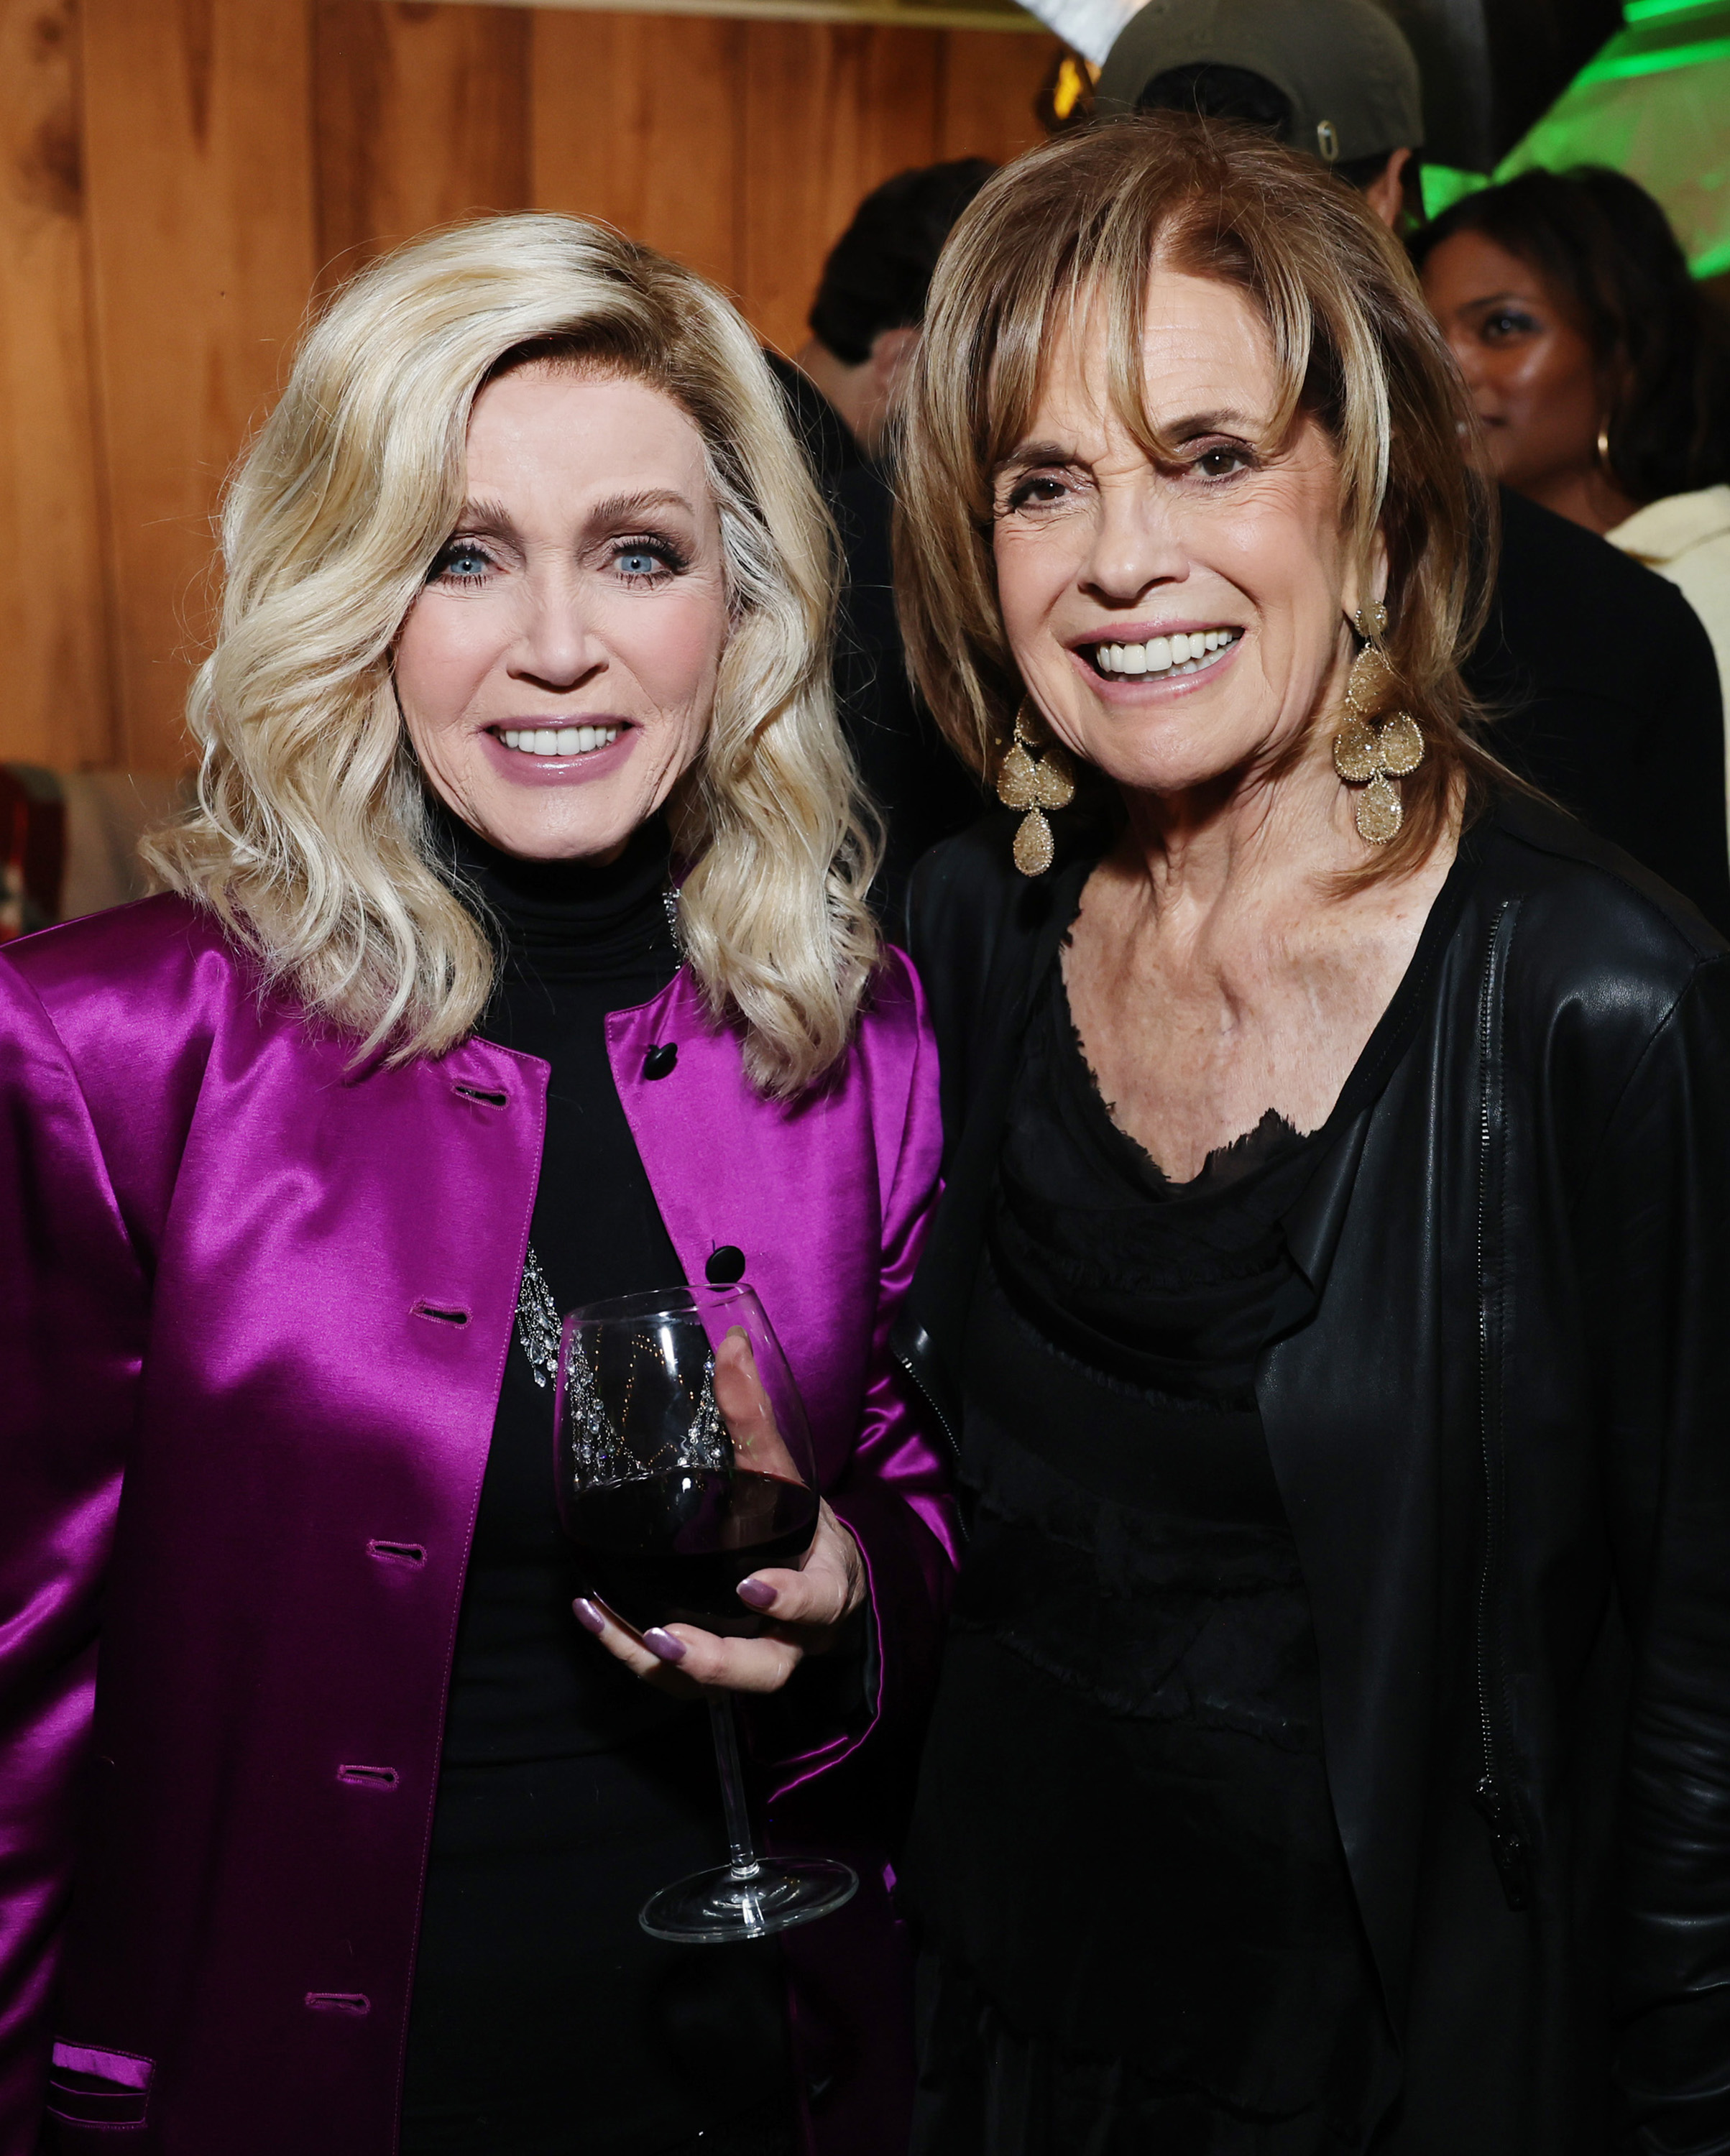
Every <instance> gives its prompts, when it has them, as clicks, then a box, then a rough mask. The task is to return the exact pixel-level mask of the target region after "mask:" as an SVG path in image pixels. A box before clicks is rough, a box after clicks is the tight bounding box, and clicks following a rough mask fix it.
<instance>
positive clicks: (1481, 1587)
mask: <svg viewBox="0 0 1730 2156" xmlns="http://www.w3.org/2000/svg"><path fill="white" fill-rule="evenodd" d="M1518 903H1519V901H1517V900H1515V899H1511V900H1509V901H1507V904H1505V905H1504V906H1502V910H1501V911H1500V912H1499V913H1498V914H1497V915H1496V922H1495V926H1494V927H1492V928H1491V932H1490V942H1489V947H1488V949H1487V950H1486V952H1485V955H1484V978H1483V985H1482V988H1481V990H1480V993H1479V997H1478V1073H1479V1094H1478V1219H1477V1259H1478V1312H1477V1322H1478V1445H1479V1451H1480V1454H1481V1465H1482V1468H1483V1475H1484V1491H1483V1495H1484V1554H1483V1565H1482V1569H1481V1572H1480V1573H1479V1575H1478V1602H1477V1630H1476V1650H1477V1706H1478V1729H1479V1738H1480V1742H1481V1747H1482V1752H1481V1766H1482V1770H1483V1771H1482V1773H1481V1775H1480V1777H1479V1779H1478V1782H1477V1785H1476V1788H1475V1789H1474V1790H1473V1791H1472V1801H1473V1803H1474V1804H1476V1807H1477V1809H1478V1810H1479V1811H1480V1812H1481V1814H1482V1815H1483V1817H1484V1820H1485V1822H1486V1825H1488V1827H1489V1830H1490V1847H1491V1854H1492V1855H1493V1856H1494V1857H1495V1860H1496V1873H1497V1876H1499V1877H1500V1879H1501V1881H1502V1893H1503V1895H1504V1896H1505V1897H1506V1898H1507V1905H1508V1907H1509V1908H1511V1909H1523V1908H1524V1907H1526V1905H1527V1902H1528V1900H1529V1899H1530V1897H1531V1891H1532V1882H1531V1866H1530V1851H1529V1850H1528V1847H1527V1841H1526V1837H1525V1835H1524V1832H1523V1830H1522V1827H1521V1825H1520V1820H1519V1815H1518V1812H1517V1809H1516V1806H1515V1804H1514V1799H1513V1794H1512V1790H1511V1789H1510V1787H1509V1785H1508V1783H1507V1779H1506V1765H1507V1745H1506V1743H1505V1742H1504V1732H1505V1723H1506V1702H1507V1672H1506V1670H1505V1668H1504V1666H1503V1664H1502V1651H1501V1641H1500V1639H1499V1637H1498V1634H1497V1627H1496V1591H1497V1589H1498V1587H1499V1585H1500V1580H1501V1572H1502V1542H1503V1536H1504V1531H1505V1525H1506V1522H1505V1520H1504V1517H1503V1510H1504V1508H1503V1472H1504V1467H1503V1458H1502V1386H1501V1378H1500V1368H1499V1365H1500V1349H1501V1342H1500V1326H1499V1312H1496V1311H1495V1310H1493V1309H1492V1303H1493V1302H1495V1301H1497V1300H1499V1297H1500V1295H1501V1291H1502V1283H1501V1277H1500V1274H1501V1268H1502V1264H1503V1262H1504V1253H1503V1251H1502V1245H1501V1238H1500V1235H1499V1233H1498V1234H1497V1235H1496V1241H1495V1248H1494V1263H1495V1265H1496V1279H1495V1281H1494V1282H1493V1283H1492V1280H1491V1270H1490V1266H1491V1208H1492V1205H1493V1204H1495V1203H1496V1201H1497V1200H1498V1199H1499V1197H1500V1182H1501V1173H1502V1144H1503V1140H1504V1128H1503V1115H1504V1110H1503V1099H1502V993H1503V980H1504V975H1505V973H1506V969H1507V947H1508V944H1509V942H1510V940H1511V939H1512V933H1513V925H1514V916H1515V913H1516V911H1517V906H1518Z"/></svg>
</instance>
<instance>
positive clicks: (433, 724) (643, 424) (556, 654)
mask: <svg viewBox="0 0 1730 2156" xmlns="http://www.w3.org/2000/svg"><path fill="white" fill-rule="evenodd" d="M726 632H727V605H726V576H725V572H724V565H723V561H722V556H721V524H720V518H719V516H718V515H717V513H716V506H715V502H714V499H713V497H712V495H711V492H710V490H709V483H708V479H707V475H706V471H705V469H704V460H703V444H702V441H701V437H700V436H699V434H698V433H697V430H696V427H695V426H694V425H693V424H692V423H691V421H690V418H688V417H687V416H686V414H685V413H684V412H683V411H682V410H681V409H680V407H679V406H678V405H676V404H675V403H673V401H672V399H671V398H669V397H665V396H664V395H663V394H662V393H660V391H659V390H657V389H652V388H649V387H648V386H647V385H646V384H644V383H643V382H634V381H629V380H627V379H624V378H622V377H617V376H608V375H592V374H587V373H581V372H576V371H575V370H573V369H572V368H571V367H547V366H535V367H521V368H518V369H517V370H516V372H513V373H511V374H507V375H505V376H503V377H501V378H500V379H499V380H498V381H496V382H492V383H490V384H489V385H488V387H487V388H485V389H484V390H483V391H482V392H481V393H480V396H479V397H478V398H476V399H475V409H474V413H473V416H472V418H471V419H470V425H469V439H468V465H467V478H466V500H465V504H464V507H463V512H462V516H461V517H460V519H459V522H458V524H457V527H456V530H455V531H454V533H453V534H452V535H451V536H450V538H449V540H448V541H447V542H445V544H444V547H442V548H441V549H440V551H439V557H438V559H437V560H436V561H435V562H434V564H433V567H432V569H431V571H430V572H429V575H428V577H427V582H426V585H425V588H424V589H423V590H422V592H421V593H420V595H419V597H418V598H417V599H416V600H415V603H414V604H413V607H412V608H410V609H409V612H408V619H406V620H405V621H404V623H403V628H402V630H401V632H400V634H399V635H398V641H397V649H396V679H397V693H398V696H399V698H400V699H401V702H402V707H403V719H404V721H405V722H406V723H407V726H408V734H409V738H410V739H411V741H413V744H414V748H415V752H416V754H417V755H418V757H419V758H420V762H421V767H422V768H423V770H424V772H425V773H426V775H427V778H428V780H429V783H430V784H431V785H432V786H433V787H434V789H435V790H436V791H437V793H439V796H440V797H441V798H442V799H444V801H445V802H446V803H448V804H449V806H450V807H451V808H454V810H455V811H456V813H457V814H458V815H459V816H460V817H461V818H462V819H463V820H464V821H465V823H466V824H470V826H471V827H472V828H473V829H475V830H476V831H478V832H480V834H481V835H482V837H483V838H485V839H490V841H491V842H492V844H494V845H495V846H498V847H500V848H501V849H502V850H504V851H505V852H506V853H511V854H517V855H523V856H525V857H526V858H528V859H531V860H608V859H611V858H612V857H613V855H616V854H617V853H618V852H619V850H620V849H621V848H622V847H623V846H624V842H625V840H626V839H628V838H629V836H630V834H631V833H632V832H633V831H634V829H636V828H637V826H638V825H639V824H641V823H642V822H643V821H644V819H645V818H647V817H649V816H650V815H652V814H654V812H655V810H656V809H657V808H660V806H661V804H662V803H663V802H665V799H666V798H667V796H668V794H669V793H670V792H671V790H672V788H673V786H674V784H675V782H676V781H677V779H678V778H680V774H681V773H684V772H685V770H686V769H687V768H688V767H690V763H691V762H692V761H693V760H694V758H695V757H696V754H697V752H698V751H699V749H700V748H701V746H702V742H703V738H704V736H705V734H706V731H707V728H708V725H709V720H710V716H711V713H712V711H713V709H714V705H715V685H716V675H717V672H718V670H719V668H720V665H721V650H722V647H723V646H724V644H725V643H726Z"/></svg>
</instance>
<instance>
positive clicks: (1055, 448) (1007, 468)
mask: <svg viewBox="0 0 1730 2156" xmlns="http://www.w3.org/2000/svg"><path fill="white" fill-rule="evenodd" d="M1159 432H1160V433H1161V434H1163V435H1164V436H1165V438H1166V439H1167V440H1168V441H1171V442H1193V441H1194V440H1195V439H1197V438H1198V437H1199V436H1200V435H1203V434H1230V435H1232V436H1234V437H1235V438H1236V439H1240V440H1245V441H1255V440H1256V439H1259V437H1260V429H1259V428H1258V427H1257V425H1256V423H1255V421H1254V420H1252V419H1251V418H1250V417H1249V415H1248V413H1243V412H1233V411H1219V412H1190V413H1186V414H1185V415H1184V416H1183V418H1181V419H1177V420H1173V422H1171V423H1169V424H1168V425H1167V426H1163V427H1162V428H1160V429H1159ZM1074 462H1075V451H1074V450H1073V449H1065V448H1064V447H1063V446H1062V444H1060V443H1058V442H1019V443H1017V444H1016V445H1015V447H1014V449H1011V450H1010V451H1009V454H1008V455H1007V456H1006V457H1004V458H1001V459H999V460H998V463H997V464H996V465H995V466H994V467H993V472H992V476H993V478H994V479H995V478H1001V477H1002V476H1003V475H1004V474H1005V473H1006V472H1012V471H1025V470H1029V469H1030V468H1032V467H1034V466H1035V465H1068V464H1073V463H1074Z"/></svg>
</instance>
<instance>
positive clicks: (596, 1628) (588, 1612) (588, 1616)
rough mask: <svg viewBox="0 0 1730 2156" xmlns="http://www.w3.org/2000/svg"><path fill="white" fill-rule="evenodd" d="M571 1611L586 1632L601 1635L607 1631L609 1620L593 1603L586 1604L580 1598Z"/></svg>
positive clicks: (573, 1604) (572, 1605)
mask: <svg viewBox="0 0 1730 2156" xmlns="http://www.w3.org/2000/svg"><path fill="white" fill-rule="evenodd" d="M571 1609H572V1614H574V1615H575V1617H576V1620H577V1622H578V1624H579V1625H581V1626H582V1627H583V1630H584V1631H585V1632H593V1633H597V1634H599V1633H602V1632H604V1631H605V1630H606V1629H607V1620H606V1619H605V1618H604V1617H603V1616H602V1614H601V1613H600V1611H599V1610H598V1609H596V1607H595V1606H594V1604H593V1602H585V1601H583V1600H582V1599H580V1598H579V1599H578V1600H577V1601H575V1602H573V1603H572V1604H571Z"/></svg>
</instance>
